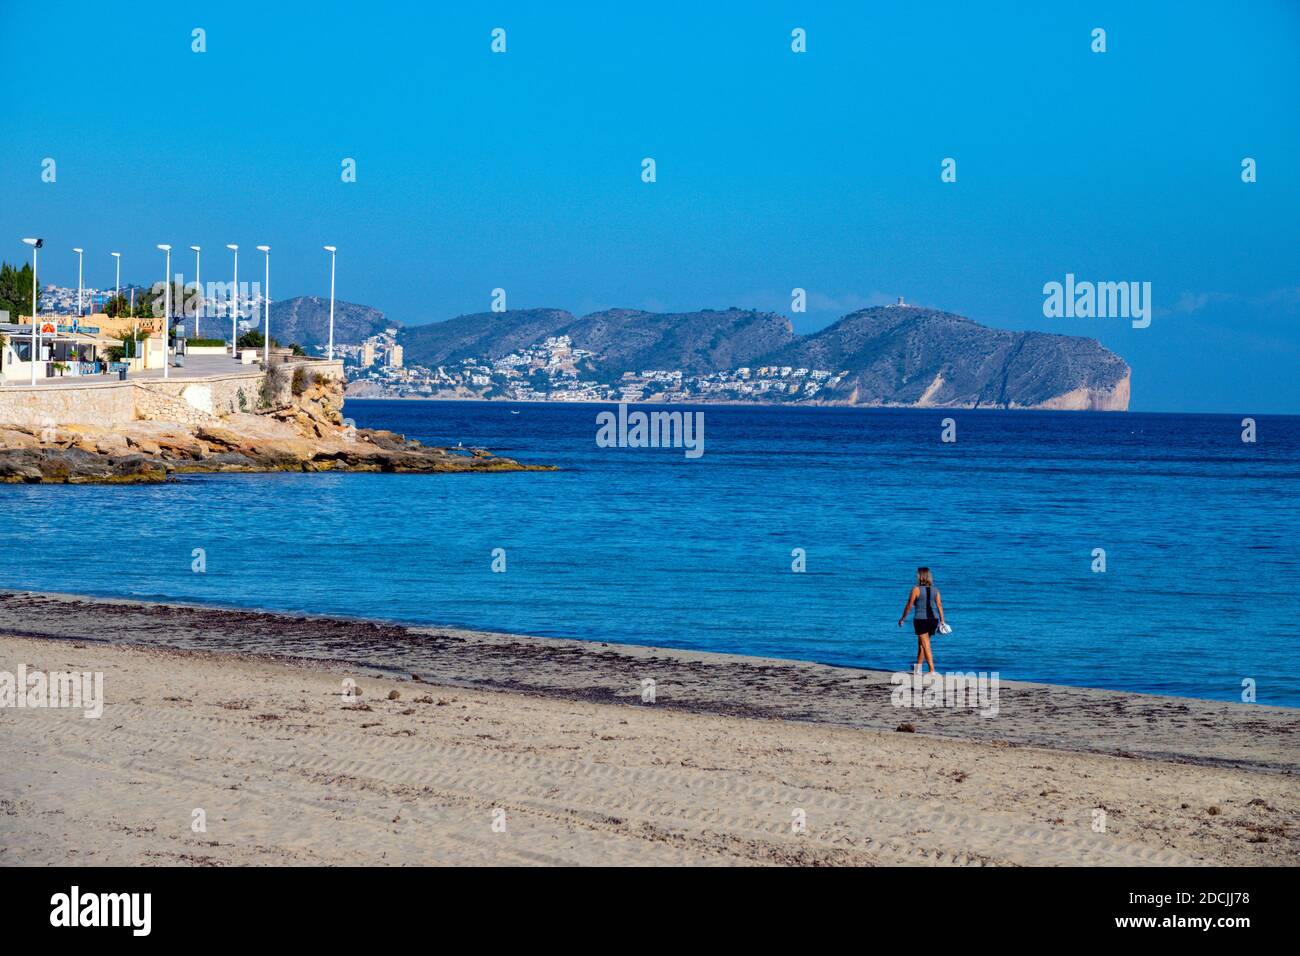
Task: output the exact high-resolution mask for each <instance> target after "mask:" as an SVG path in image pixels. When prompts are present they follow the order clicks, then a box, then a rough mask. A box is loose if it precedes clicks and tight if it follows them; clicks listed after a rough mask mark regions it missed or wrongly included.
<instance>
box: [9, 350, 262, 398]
mask: <svg viewBox="0 0 1300 956" xmlns="http://www.w3.org/2000/svg"><path fill="white" fill-rule="evenodd" d="M258 371H259V369H258V366H256V365H242V364H240V363H239V362H237V361H235V360H234V359H232V358H231V357H230V356H228V355H187V356H186V357H185V364H184V365H183V366H181V367H179V368H178V367H172V368H169V369H167V375H166V379H164V377H163V370H162V369H161V368H151V369H144V370H141V371H138V372H131V373H130V374H129V375H128V377H127V381H128V382H151V381H159V382H161V381H164V380H166V381H177V382H185V381H193V380H195V379H201V378H207V377H209V376H212V375H231V374H237V373H243V374H253V373H256V372H258ZM118 384H120V381H119V379H118V377H117V375H116V374H113V375H55V376H51V377H50V378H43V379H38V380H37V382H36V384H35V385H32V384H31V382H29V381H28V380H27V379H25V378H24V379H19V380H16V381H8V382H5V384H4V385H0V394H2V393H4V392H7V391H9V390H10V389H15V390H26V391H29V392H30V391H33V390H39V389H42V388H85V387H87V386H90V385H118Z"/></svg>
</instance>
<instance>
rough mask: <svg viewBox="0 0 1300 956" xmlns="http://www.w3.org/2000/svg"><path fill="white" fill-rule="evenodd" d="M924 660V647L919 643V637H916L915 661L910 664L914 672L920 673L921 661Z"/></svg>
mask: <svg viewBox="0 0 1300 956" xmlns="http://www.w3.org/2000/svg"><path fill="white" fill-rule="evenodd" d="M923 660H925V648H924V647H923V646H922V645H921V638H920V637H919V636H918V637H917V639H916V663H915V664H913V665H912V672H913V673H914V674H919V673H921V661H923Z"/></svg>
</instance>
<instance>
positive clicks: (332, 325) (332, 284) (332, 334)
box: [325, 246, 338, 362]
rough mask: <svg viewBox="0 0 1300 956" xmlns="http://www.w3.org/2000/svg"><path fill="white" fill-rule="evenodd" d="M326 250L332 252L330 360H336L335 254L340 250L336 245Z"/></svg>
mask: <svg viewBox="0 0 1300 956" xmlns="http://www.w3.org/2000/svg"><path fill="white" fill-rule="evenodd" d="M325 251H326V252H328V253H329V254H330V344H329V352H328V353H327V354H328V356H329V360H330V361H331V362H332V361H334V256H335V253H337V252H338V248H337V247H335V246H326V247H325Z"/></svg>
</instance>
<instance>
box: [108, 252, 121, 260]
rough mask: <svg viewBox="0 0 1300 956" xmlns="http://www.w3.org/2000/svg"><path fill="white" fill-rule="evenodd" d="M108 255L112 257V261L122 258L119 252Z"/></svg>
mask: <svg viewBox="0 0 1300 956" xmlns="http://www.w3.org/2000/svg"><path fill="white" fill-rule="evenodd" d="M109 255H110V256H112V257H113V258H114V259H121V258H122V253H120V252H110V253H109Z"/></svg>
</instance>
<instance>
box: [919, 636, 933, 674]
mask: <svg viewBox="0 0 1300 956" xmlns="http://www.w3.org/2000/svg"><path fill="white" fill-rule="evenodd" d="M919 640H920V643H921V651H922V653H924V654H925V662H926V663H927V664H929V665H930V673H931V674H933V673H934V657H933V656H932V655H931V654H930V635H929V634H922V635H921V636H920V638H919ZM917 666H918V667H920V666H921V662H920V661H919V660H918V661H917Z"/></svg>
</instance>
